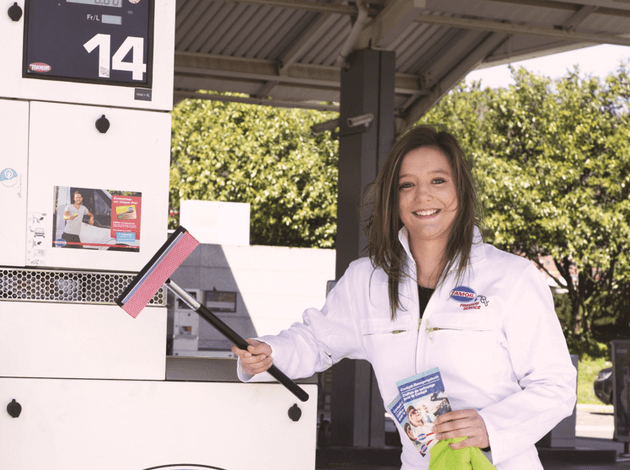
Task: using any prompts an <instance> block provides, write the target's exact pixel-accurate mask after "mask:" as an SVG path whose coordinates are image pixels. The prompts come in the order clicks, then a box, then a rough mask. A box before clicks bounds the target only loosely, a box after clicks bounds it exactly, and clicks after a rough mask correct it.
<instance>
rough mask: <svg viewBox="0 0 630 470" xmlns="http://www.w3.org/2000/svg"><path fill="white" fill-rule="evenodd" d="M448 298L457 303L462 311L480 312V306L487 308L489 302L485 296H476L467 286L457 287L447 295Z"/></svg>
mask: <svg viewBox="0 0 630 470" xmlns="http://www.w3.org/2000/svg"><path fill="white" fill-rule="evenodd" d="M449 298H450V299H451V300H453V301H455V302H458V303H459V306H460V307H461V309H462V310H480V309H481V306H482V305H484V306H485V307H487V306H488V304H489V303H490V301H489V300H488V299H487V298H486V296H485V295H478V294H477V293H476V292H475V291H474V290H473V289H471V288H470V287H467V286H457V287H456V288H455V289H453V290H452V291H451V293H450V295H449Z"/></svg>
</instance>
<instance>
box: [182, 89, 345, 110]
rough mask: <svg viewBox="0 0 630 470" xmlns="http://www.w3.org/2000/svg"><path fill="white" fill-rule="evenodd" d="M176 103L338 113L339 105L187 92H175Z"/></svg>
mask: <svg viewBox="0 0 630 470" xmlns="http://www.w3.org/2000/svg"><path fill="white" fill-rule="evenodd" d="M173 98H174V103H179V102H180V101H181V100H184V99H187V98H188V99H201V100H210V101H221V102H224V103H245V104H256V105H259V106H273V107H275V108H302V109H317V110H319V111H337V112H339V106H338V105H330V104H321V103H314V102H308V101H290V100H273V99H267V98H246V97H243V96H228V95H217V94H214V93H197V92H193V91H186V90H175V91H174V92H173Z"/></svg>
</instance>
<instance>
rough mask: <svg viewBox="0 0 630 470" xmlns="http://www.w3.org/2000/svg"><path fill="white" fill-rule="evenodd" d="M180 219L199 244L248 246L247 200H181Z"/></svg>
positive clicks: (248, 215) (248, 213) (248, 209)
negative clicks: (245, 201)
mask: <svg viewBox="0 0 630 470" xmlns="http://www.w3.org/2000/svg"><path fill="white" fill-rule="evenodd" d="M179 220H180V223H181V224H182V226H184V227H186V229H187V230H188V231H190V233H191V234H192V235H193V236H194V237H195V238H196V239H197V240H198V241H199V243H212V244H215V245H245V246H248V245H249V223H250V206H249V203H244V202H222V201H181V202H180V205H179Z"/></svg>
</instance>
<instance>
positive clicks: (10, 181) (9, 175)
mask: <svg viewBox="0 0 630 470" xmlns="http://www.w3.org/2000/svg"><path fill="white" fill-rule="evenodd" d="M17 180H18V173H17V171H15V170H14V169H13V168H5V169H4V170H2V172H1V173H0V182H1V183H2V184H3V185H4V186H6V187H8V188H10V187H11V186H15V185H16V183H17Z"/></svg>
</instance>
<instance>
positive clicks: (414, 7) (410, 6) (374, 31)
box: [357, 0, 427, 49]
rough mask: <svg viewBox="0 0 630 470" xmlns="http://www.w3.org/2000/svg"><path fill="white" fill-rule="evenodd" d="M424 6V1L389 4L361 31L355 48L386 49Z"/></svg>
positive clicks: (410, 0)
mask: <svg viewBox="0 0 630 470" xmlns="http://www.w3.org/2000/svg"><path fill="white" fill-rule="evenodd" d="M426 6H427V2H426V0H396V1H392V2H389V3H388V4H387V6H386V7H385V8H384V9H383V11H382V12H381V13H379V14H378V16H377V17H376V18H375V19H374V21H372V22H371V23H369V24H368V25H366V27H365V28H364V29H363V32H362V33H361V35H360V36H359V40H358V42H357V47H358V48H359V49H363V48H367V47H370V46H371V47H375V48H380V49H387V48H388V47H389V46H390V45H391V44H392V43H393V42H394V41H395V40H396V39H397V38H398V36H399V35H400V34H402V33H403V32H404V31H405V29H407V27H408V26H409V25H410V24H411V23H413V22H414V19H415V18H416V16H418V15H419V14H420V13H421V12H422V11H423V10H425V9H426Z"/></svg>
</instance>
